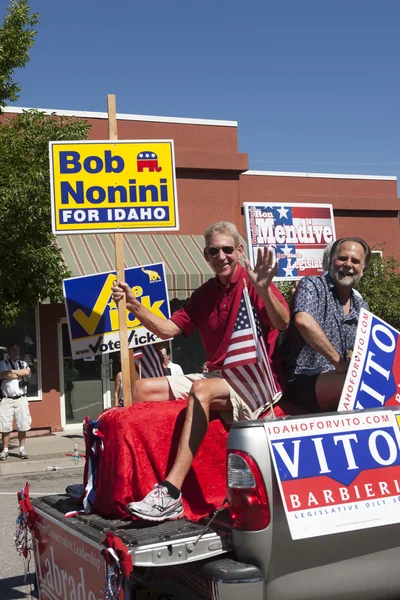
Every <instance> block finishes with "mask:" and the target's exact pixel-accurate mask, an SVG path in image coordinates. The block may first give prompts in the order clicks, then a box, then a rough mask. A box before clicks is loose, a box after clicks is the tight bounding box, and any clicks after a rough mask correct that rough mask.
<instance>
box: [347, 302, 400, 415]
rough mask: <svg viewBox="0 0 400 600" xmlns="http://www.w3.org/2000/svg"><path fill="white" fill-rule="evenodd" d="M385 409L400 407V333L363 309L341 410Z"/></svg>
mask: <svg viewBox="0 0 400 600" xmlns="http://www.w3.org/2000/svg"><path fill="white" fill-rule="evenodd" d="M382 406H394V407H399V406H400V344H399V332H398V331H396V329H394V328H393V327H392V326H391V325H389V324H388V323H385V321H383V320H382V319H380V318H379V317H376V316H375V315H373V314H372V313H370V312H369V311H368V310H366V309H365V308H363V309H361V311H360V316H359V320H358V328H357V336H356V341H355V344H354V349H353V352H352V357H351V361H350V365H349V368H348V371H347V375H346V380H345V383H344V386H343V391H342V395H341V398H340V402H339V407H338V410H339V411H343V410H357V409H360V408H380V407H382Z"/></svg>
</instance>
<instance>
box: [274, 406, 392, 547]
mask: <svg viewBox="0 0 400 600" xmlns="http://www.w3.org/2000/svg"><path fill="white" fill-rule="evenodd" d="M265 428H266V431H267V436H268V440H269V445H270V450H271V455H272V460H273V464H274V468H275V473H276V477H277V480H278V484H279V488H280V492H281V496H282V501H283V505H284V508H285V513H286V517H287V520H288V524H289V529H290V534H291V536H292V538H293V539H294V540H297V539H302V538H309V537H316V536H321V535H329V534H333V533H342V532H345V531H353V530H356V529H367V528H369V527H377V526H380V525H388V524H391V523H397V522H399V521H400V450H399V443H400V437H399V427H398V424H397V421H396V417H395V415H394V414H393V412H392V411H390V410H385V409H383V410H382V409H381V410H376V411H360V412H354V413H349V414H348V415H343V414H339V413H338V414H335V415H333V414H331V415H321V416H315V417H311V418H299V419H288V420H282V421H281V420H277V421H270V422H268V423H266V424H265Z"/></svg>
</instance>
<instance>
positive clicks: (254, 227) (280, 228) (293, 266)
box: [244, 202, 335, 281]
mask: <svg viewBox="0 0 400 600" xmlns="http://www.w3.org/2000/svg"><path fill="white" fill-rule="evenodd" d="M244 214H245V219H246V233H247V243H248V245H249V258H250V262H251V266H252V267H253V268H254V264H255V262H256V260H257V251H258V248H264V247H265V246H272V247H273V248H275V252H276V258H277V259H278V261H279V262H278V273H277V277H276V278H275V279H276V280H277V281H285V280H291V279H299V278H300V277H303V276H305V275H322V273H323V268H322V257H323V252H324V249H325V248H326V246H327V245H328V244H329V243H330V242H333V241H334V240H335V226H334V221H333V212H332V205H331V204H291V203H287V202H283V203H276V202H275V203H274V202H272V203H265V204H264V203H262V202H256V203H254V204H253V203H250V202H245V203H244Z"/></svg>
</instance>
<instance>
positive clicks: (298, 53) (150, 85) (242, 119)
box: [0, 0, 400, 178]
mask: <svg viewBox="0 0 400 600" xmlns="http://www.w3.org/2000/svg"><path fill="white" fill-rule="evenodd" d="M7 4H8V0H0V7H1V8H2V11H1V12H2V14H4V12H5V9H6V6H7ZM30 4H31V8H32V11H37V12H39V14H40V16H39V18H40V25H39V28H38V35H37V37H36V42H35V45H34V48H33V50H32V53H31V62H30V63H28V65H27V67H26V68H25V69H23V70H20V71H18V72H17V73H16V78H17V79H18V80H19V81H20V83H21V85H22V94H21V97H20V100H19V101H18V103H17V104H18V105H19V106H29V107H39V108H54V109H76V110H88V111H105V110H106V96H107V94H108V93H114V94H116V97H117V111H118V112H124V113H138V114H152V115H162V116H174V117H192V118H205V119H227V120H235V121H238V123H239V149H240V150H241V151H243V152H248V153H249V158H250V168H252V169H260V170H286V171H313V172H328V173H335V172H336V173H365V174H376V175H397V176H398V177H399V178H400V155H399V147H400V135H399V129H400V128H399V111H400V101H399V95H400V94H399V92H400V79H399V66H400V65H399V62H400V46H399V27H400V1H399V0H380V1H378V0H374V1H372V0H274V1H271V0H257V1H253V0H247V1H244V0H241V1H239V0H230V1H228V0H212V1H211V0H202V2H193V1H191V0H169V1H165V0H163V1H162V0H153V1H152V2H143V1H141V2H139V1H138V0H114V1H110V0H79V1H78V0H69V2H61V1H60V0H31V2H30Z"/></svg>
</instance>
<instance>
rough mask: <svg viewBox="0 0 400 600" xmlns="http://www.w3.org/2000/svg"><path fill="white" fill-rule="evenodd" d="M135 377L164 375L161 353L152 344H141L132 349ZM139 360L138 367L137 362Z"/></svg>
mask: <svg viewBox="0 0 400 600" xmlns="http://www.w3.org/2000/svg"><path fill="white" fill-rule="evenodd" d="M133 356H134V358H135V367H136V377H137V378H139V377H142V378H143V377H164V375H165V371H164V363H163V360H162V358H161V354H160V353H159V352H158V350H157V349H156V348H155V347H154V346H153V345H150V346H142V347H141V348H137V349H136V350H134V351H133ZM139 361H140V368H139V366H138V363H139Z"/></svg>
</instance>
